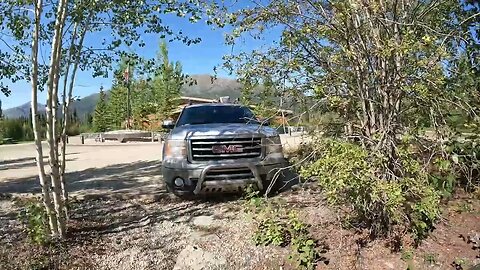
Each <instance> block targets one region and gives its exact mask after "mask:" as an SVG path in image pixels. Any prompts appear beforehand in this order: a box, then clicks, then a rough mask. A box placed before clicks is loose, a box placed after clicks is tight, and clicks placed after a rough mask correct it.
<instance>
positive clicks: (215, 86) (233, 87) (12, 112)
mask: <svg viewBox="0 0 480 270" xmlns="http://www.w3.org/2000/svg"><path fill="white" fill-rule="evenodd" d="M190 77H191V78H192V79H193V80H194V81H195V82H196V83H195V84H193V85H185V86H184V87H183V89H182V94H183V95H184V96H190V97H202V98H212V99H213V98H218V97H221V96H230V97H231V98H232V99H235V98H238V97H240V91H241V84H240V83H238V82H237V81H236V80H234V79H229V78H217V79H216V80H214V81H213V82H212V79H211V76H210V75H208V74H200V75H192V76H190ZM107 95H108V91H107ZM97 100H98V93H95V94H91V95H88V96H85V97H83V98H81V99H79V100H77V101H75V102H74V103H73V104H72V109H71V110H72V111H74V110H76V111H77V115H78V117H79V118H80V119H83V118H84V117H85V115H86V114H89V113H91V112H93V110H94V109H95V105H96V104H97ZM38 108H39V111H40V113H45V105H44V104H39V105H38ZM29 111H30V103H28V102H27V103H25V104H22V105H20V106H17V107H14V108H10V109H6V110H4V111H3V113H4V115H5V117H7V118H20V117H28V116H29Z"/></svg>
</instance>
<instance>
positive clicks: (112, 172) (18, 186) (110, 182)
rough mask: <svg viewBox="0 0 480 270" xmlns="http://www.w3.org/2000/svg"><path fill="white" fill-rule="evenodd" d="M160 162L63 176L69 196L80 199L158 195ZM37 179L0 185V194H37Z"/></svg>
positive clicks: (125, 165)
mask: <svg viewBox="0 0 480 270" xmlns="http://www.w3.org/2000/svg"><path fill="white" fill-rule="evenodd" d="M160 167H161V163H160V162H159V161H138V162H132V163H127V164H116V165H111V166H107V167H103V168H89V169H86V170H83V171H76V172H69V173H67V174H66V179H67V190H68V192H77V193H79V194H80V195H90V194H93V193H109V194H116V193H120V194H121V193H131V194H132V195H135V194H146V193H149V192H154V191H157V190H158V188H159V187H160V186H161V185H162V184H161V181H160V180H161V168H160ZM37 179H38V177H37V176H30V177H23V178H16V179H12V180H9V181H4V182H0V193H19V194H28V193H39V192H40V191H41V188H40V185H39V184H38V180H37Z"/></svg>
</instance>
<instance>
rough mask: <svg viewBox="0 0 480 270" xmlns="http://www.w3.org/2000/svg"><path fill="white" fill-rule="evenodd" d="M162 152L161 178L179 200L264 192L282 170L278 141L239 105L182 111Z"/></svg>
mask: <svg viewBox="0 0 480 270" xmlns="http://www.w3.org/2000/svg"><path fill="white" fill-rule="evenodd" d="M162 126H163V127H164V128H166V129H169V130H170V133H169V134H168V136H167V137H166V139H165V142H164V148H163V161H162V174H163V179H164V181H165V184H166V187H167V189H168V190H169V191H170V192H172V193H173V194H175V195H177V196H179V197H187V196H194V195H198V194H204V193H218V192H240V191H241V190H243V189H244V188H245V187H246V186H249V185H253V186H254V187H256V188H257V189H258V190H261V191H262V190H265V189H266V188H267V187H268V185H269V184H270V182H271V181H272V179H273V177H276V176H277V175H279V173H277V172H278V170H279V169H280V168H282V167H284V166H285V164H286V160H285V158H284V156H283V149H282V144H281V142H280V137H279V135H278V133H277V132H276V130H275V129H273V128H271V127H268V126H267V125H265V124H264V123H262V122H260V121H259V120H257V119H256V118H255V116H254V114H253V113H252V111H251V110H250V109H249V108H247V107H245V106H242V105H237V104H228V103H212V104H201V105H189V106H186V107H185V108H184V109H183V111H182V112H181V114H180V116H179V118H178V120H177V122H176V123H173V122H171V121H170V122H168V121H166V122H164V123H163V125H162Z"/></svg>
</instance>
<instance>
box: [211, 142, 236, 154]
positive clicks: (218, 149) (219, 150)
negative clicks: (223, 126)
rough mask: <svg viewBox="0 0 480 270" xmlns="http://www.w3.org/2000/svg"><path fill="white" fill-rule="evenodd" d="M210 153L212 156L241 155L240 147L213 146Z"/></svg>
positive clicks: (233, 145)
mask: <svg viewBox="0 0 480 270" xmlns="http://www.w3.org/2000/svg"><path fill="white" fill-rule="evenodd" d="M212 152H213V153H214V154H230V153H242V152H243V146H242V145H235V144H232V145H214V146H212Z"/></svg>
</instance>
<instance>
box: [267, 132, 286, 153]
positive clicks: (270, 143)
mask: <svg viewBox="0 0 480 270" xmlns="http://www.w3.org/2000/svg"><path fill="white" fill-rule="evenodd" d="M265 149H266V152H267V155H268V154H283V147H282V141H281V140H280V136H278V135H277V136H272V137H266V138H265Z"/></svg>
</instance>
